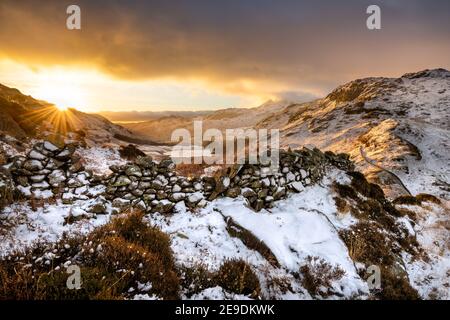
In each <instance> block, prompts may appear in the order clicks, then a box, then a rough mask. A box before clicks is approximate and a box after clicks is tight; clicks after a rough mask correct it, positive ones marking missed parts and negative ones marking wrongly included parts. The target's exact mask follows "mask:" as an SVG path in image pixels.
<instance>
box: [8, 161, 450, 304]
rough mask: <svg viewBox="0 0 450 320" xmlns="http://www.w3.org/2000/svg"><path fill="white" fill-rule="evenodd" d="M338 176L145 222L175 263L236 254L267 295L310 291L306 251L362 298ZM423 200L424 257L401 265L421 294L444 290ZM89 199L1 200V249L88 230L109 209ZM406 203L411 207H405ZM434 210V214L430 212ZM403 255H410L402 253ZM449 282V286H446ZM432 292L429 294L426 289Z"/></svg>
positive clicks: (448, 264)
mask: <svg viewBox="0 0 450 320" xmlns="http://www.w3.org/2000/svg"><path fill="white" fill-rule="evenodd" d="M334 180H337V181H339V182H341V183H346V182H348V181H349V178H348V177H347V176H346V175H345V174H344V173H342V172H340V171H337V170H336V171H334V172H332V173H331V174H330V175H328V176H327V177H326V178H324V179H323V181H322V182H321V183H320V184H318V185H315V186H311V187H307V188H306V189H305V191H303V192H302V193H299V194H293V195H291V196H290V197H289V198H288V199H286V200H282V201H278V202H276V205H275V207H274V208H272V209H270V211H269V210H262V211H261V212H258V213H256V212H254V211H253V210H251V209H250V208H249V207H247V205H246V203H245V200H244V198H236V199H231V198H222V199H217V200H215V201H213V202H211V203H209V204H208V205H207V206H206V207H205V208H203V209H200V210H199V211H197V212H189V211H188V210H187V209H186V207H185V206H184V203H182V202H181V203H178V204H177V206H176V213H175V214H173V215H172V216H170V217H167V216H162V215H159V214H153V215H147V216H146V218H147V219H148V221H149V222H151V223H152V224H154V225H157V226H159V227H160V228H161V229H162V230H163V231H164V232H166V233H168V234H169V235H170V237H171V239H172V249H173V251H174V255H175V259H176V262H177V264H178V265H180V266H181V265H184V266H188V267H189V266H194V265H196V264H202V265H204V266H207V267H208V268H209V269H210V270H211V271H215V270H217V269H218V268H219V267H220V265H221V264H222V263H223V262H224V261H225V260H226V259H231V258H241V259H243V260H244V261H246V262H248V263H249V264H250V265H251V266H253V268H254V269H255V270H256V271H257V272H256V274H257V275H258V277H259V278H260V282H261V287H262V290H263V291H262V294H263V295H264V296H265V297H268V298H273V299H310V298H311V296H310V295H309V294H308V292H307V291H306V290H305V289H304V288H303V287H302V285H301V283H300V282H299V281H298V280H297V279H295V278H294V277H293V272H296V271H298V270H299V268H300V267H301V266H302V265H303V264H304V263H305V259H306V258H307V257H308V256H314V257H319V258H322V259H324V260H325V261H326V262H327V263H329V264H330V265H332V266H339V267H340V268H341V269H343V270H344V271H345V275H344V276H343V277H342V278H341V279H339V280H338V281H335V283H333V284H332V286H333V292H335V295H332V296H331V297H329V298H330V299H337V298H352V297H355V296H357V297H359V298H365V297H367V296H368V287H367V284H366V283H365V282H364V281H363V280H361V278H360V277H359V275H358V274H357V272H356V269H355V265H354V264H353V262H352V260H351V259H350V257H349V254H348V250H347V248H346V246H345V244H344V243H343V242H342V241H341V239H340V238H339V235H338V234H337V231H338V230H339V229H342V228H347V227H349V226H351V225H352V224H354V223H356V222H357V220H356V219H355V218H353V217H352V216H351V215H349V214H345V215H340V214H337V213H336V212H337V210H336V207H335V204H334V200H333V194H332V192H331V191H330V190H331V189H330V184H331V183H332V181H334ZM429 206H430V207H429V208H426V209H423V208H419V207H417V208H413V209H414V210H416V211H417V212H418V214H419V216H420V222H419V224H417V225H416V226H415V227H414V230H413V231H411V232H414V233H416V235H417V239H418V241H419V242H420V244H421V245H422V246H423V247H424V248H425V250H426V251H427V252H428V253H429V256H430V261H428V262H424V261H420V260H417V261H412V260H411V261H410V263H408V264H407V271H408V274H409V277H410V281H411V283H412V284H413V286H414V287H416V288H417V289H418V291H419V293H420V294H421V295H422V296H423V297H424V298H428V297H433V296H435V297H438V298H441V299H442V298H447V299H448V298H450V296H449V290H448V284H449V279H450V254H449V252H450V250H449V232H448V227H449V219H448V213H447V212H446V211H445V210H444V209H443V208H441V207H438V206H435V205H432V204H429ZM88 207H89V203H87V202H86V201H78V202H75V203H74V205H64V204H62V203H56V204H47V205H44V206H43V207H41V208H37V209H36V211H33V210H31V209H30V207H29V206H28V205H27V204H25V203H22V204H15V205H12V206H10V207H8V208H6V209H5V210H4V211H3V213H2V214H1V215H0V218H1V219H4V221H8V222H9V223H10V230H9V232H7V233H6V234H0V251H1V253H2V254H7V253H8V252H10V251H11V250H13V249H20V248H24V247H25V246H28V245H30V244H32V243H33V242H36V241H42V240H47V241H56V240H57V239H58V238H59V237H60V236H61V235H62V234H63V233H69V234H74V233H87V232H89V231H91V230H92V229H93V228H95V227H97V226H100V225H102V224H105V223H107V222H108V221H109V220H110V219H111V217H112V215H111V214H107V215H94V214H91V213H88V212H86V208H88ZM410 209H411V208H410ZM430 212H432V214H430ZM69 215H74V216H84V217H85V219H82V220H81V221H78V222H75V223H74V224H72V225H64V221H65V218H66V217H68V216H69ZM226 217H231V218H233V220H234V221H235V222H236V223H237V224H239V225H241V226H242V227H244V228H246V229H247V230H249V231H251V232H252V233H253V234H254V235H256V236H257V237H258V238H259V239H260V240H262V241H264V243H265V244H266V245H267V246H268V247H269V248H270V249H271V251H272V252H273V254H274V255H275V256H276V258H277V260H278V262H279V263H280V267H279V268H276V267H274V266H272V265H271V264H270V263H269V262H268V261H267V260H265V259H264V258H263V257H262V256H261V255H260V254H259V253H258V252H256V251H254V250H250V249H248V248H247V247H246V246H245V245H244V244H243V243H242V241H241V240H239V239H238V238H233V237H231V236H230V235H229V234H228V232H227V230H226V222H225V218H226ZM405 259H406V260H407V259H408V257H405ZM274 279H284V280H285V281H288V282H289V283H290V286H291V288H290V290H288V291H285V290H284V291H283V290H280V288H278V287H274V286H272V285H271V283H272V282H273V281H272V280H274ZM446 286H447V287H446ZM430 294H431V295H430ZM135 298H136V299H156V298H157V297H153V296H148V295H136V297H135ZM184 298H186V299H188V298H189V299H206V298H208V299H223V298H226V299H245V298H247V297H245V296H238V295H234V294H231V293H229V292H225V291H224V290H223V289H222V288H220V287H216V288H208V289H206V290H204V291H202V292H200V293H198V294H196V295H194V296H190V297H188V296H184Z"/></svg>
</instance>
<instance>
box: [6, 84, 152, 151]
mask: <svg viewBox="0 0 450 320" xmlns="http://www.w3.org/2000/svg"><path fill="white" fill-rule="evenodd" d="M0 111H1V112H0V132H2V133H4V134H6V135H8V136H10V137H12V138H16V139H18V140H22V141H24V142H25V141H28V140H30V139H31V138H35V137H40V138H42V137H48V139H51V140H53V141H61V142H64V141H66V142H67V141H70V140H78V141H84V142H85V143H87V144H88V145H95V144H99V143H116V144H120V143H124V142H131V141H133V140H134V141H141V142H143V143H148V144H153V142H152V141H149V140H148V139H146V138H144V137H140V136H139V135H137V134H135V133H132V132H130V131H129V130H127V129H125V128H123V127H121V126H119V125H116V124H113V123H112V122H110V121H109V120H107V119H106V118H104V117H102V116H100V115H96V114H87V113H84V112H81V111H78V110H75V109H69V110H67V111H60V110H58V109H57V108H56V107H55V106H54V105H52V104H50V103H48V102H45V101H39V100H36V99H34V98H32V97H30V96H26V95H24V94H22V93H21V92H20V91H19V90H17V89H13V88H8V87H6V86H3V85H1V84H0Z"/></svg>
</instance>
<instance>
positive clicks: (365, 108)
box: [257, 69, 450, 199]
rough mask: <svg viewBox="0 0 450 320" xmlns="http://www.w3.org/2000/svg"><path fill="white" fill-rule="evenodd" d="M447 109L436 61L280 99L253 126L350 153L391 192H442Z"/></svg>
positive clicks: (445, 82) (445, 191)
mask: <svg viewBox="0 0 450 320" xmlns="http://www.w3.org/2000/svg"><path fill="white" fill-rule="evenodd" d="M449 109H450V72H449V71H447V70H443V69H436V70H425V71H421V72H417V73H410V74H405V75H404V76H402V77H400V78H367V79H361V80H355V81H352V82H350V83H347V84H345V85H343V86H341V87H339V88H337V89H336V90H334V91H333V92H332V93H330V94H329V95H328V96H327V97H325V98H324V99H320V100H317V101H313V102H311V103H304V104H292V105H290V106H287V107H286V108H284V109H283V110H281V111H280V112H278V113H276V114H274V115H271V116H269V117H267V118H266V119H264V120H263V121H261V122H259V123H258V125H257V126H258V127H260V128H279V129H280V130H281V141H282V143H283V145H284V147H289V146H290V147H299V146H302V145H314V146H316V147H318V148H320V149H323V150H331V151H339V152H345V153H348V154H350V156H351V159H353V160H354V161H355V162H356V165H357V167H358V169H359V170H362V171H363V172H364V173H365V174H366V175H367V176H368V177H369V178H370V179H371V180H372V181H376V182H377V183H380V184H381V185H383V186H384V187H385V189H386V191H387V192H388V193H389V194H391V193H392V196H393V197H395V196H398V195H400V194H408V193H409V192H410V193H412V194H416V193H420V192H429V193H433V194H436V195H439V196H442V197H445V198H447V199H448V198H449V195H450V194H449V191H450V188H449V187H450V184H449V183H450V180H449V178H450V171H449V170H450V167H449V166H448V164H449V162H450V153H449V152H448V150H449V147H450V126H449V123H450V114H449ZM374 164H375V165H374ZM383 169H387V170H383ZM387 171H392V172H393V173H394V174H395V175H397V176H398V177H399V178H400V179H401V181H403V182H404V186H402V185H401V183H399V180H398V179H397V178H396V177H395V176H393V175H392V174H390V173H389V172H387ZM405 187H406V188H405ZM405 189H406V190H405Z"/></svg>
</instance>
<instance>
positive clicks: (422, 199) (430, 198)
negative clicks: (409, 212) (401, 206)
mask: <svg viewBox="0 0 450 320" xmlns="http://www.w3.org/2000/svg"><path fill="white" fill-rule="evenodd" d="M416 199H417V200H418V201H420V202H421V203H422V202H433V203H435V204H441V200H439V198H437V197H435V196H433V195H431V194H426V193H420V194H418V195H416Z"/></svg>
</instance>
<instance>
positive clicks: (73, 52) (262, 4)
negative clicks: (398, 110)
mask: <svg viewBox="0 0 450 320" xmlns="http://www.w3.org/2000/svg"><path fill="white" fill-rule="evenodd" d="M369 2H370V1H356V0H351V1H346V2H345V3H343V2H337V1H331V0H326V1H324V0H323V1H315V2H312V1H293V0H292V1H289V0H280V1H270V0H247V1H237V0H231V1H220V2H219V1H210V0H208V1H206V0H198V1H120V0H118V1H105V0H100V1H87V0H80V1H77V3H78V5H79V6H80V7H81V10H82V30H81V31H68V30H67V29H66V28H65V19H66V17H67V16H66V13H65V10H66V8H67V6H68V5H69V4H72V3H71V2H68V1H59V0H58V1H55V0H47V1H39V2H36V1H31V0H22V1H13V0H2V1H1V2H0V43H1V46H0V55H3V56H6V57H10V58H12V59H15V60H17V61H21V62H25V63H27V64H29V65H34V66H40V65H54V64H63V65H67V64H70V65H82V66H84V67H93V68H97V69H100V70H102V71H103V72H105V73H108V74H110V75H111V76H113V77H117V78H121V79H131V80H136V81H138V80H142V79H175V80H181V81H191V80H195V81H204V82H205V83H207V84H208V85H212V86H214V87H216V88H220V89H222V90H225V91H229V92H233V93H242V94H249V95H267V96H280V97H283V96H291V97H296V96H297V97H298V98H301V97H303V96H305V95H306V96H308V95H310V96H316V95H320V94H326V93H327V92H328V91H329V90H330V89H332V88H334V87H335V86H336V85H338V84H340V83H342V82H344V81H347V80H352V79H354V78H356V77H363V76H370V75H375V76H376V75H385V76H394V75H400V74H402V73H404V72H409V71H415V70H418V69H423V68H429V67H438V66H440V67H445V68H449V67H450V61H449V58H448V57H449V56H450V55H449V53H450V45H449V42H448V39H447V37H448V31H449V30H450V10H449V9H450V4H449V2H448V1H427V2H426V3H424V2H420V1H407V0H398V1H395V2H390V4H385V1H380V3H381V4H380V5H381V7H382V19H383V20H382V26H383V28H382V30H380V31H375V32H374V31H368V30H367V29H366V28H365V19H366V15H365V8H366V7H367V6H368V5H369V4H370V3H369ZM372 2H373V1H372Z"/></svg>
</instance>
